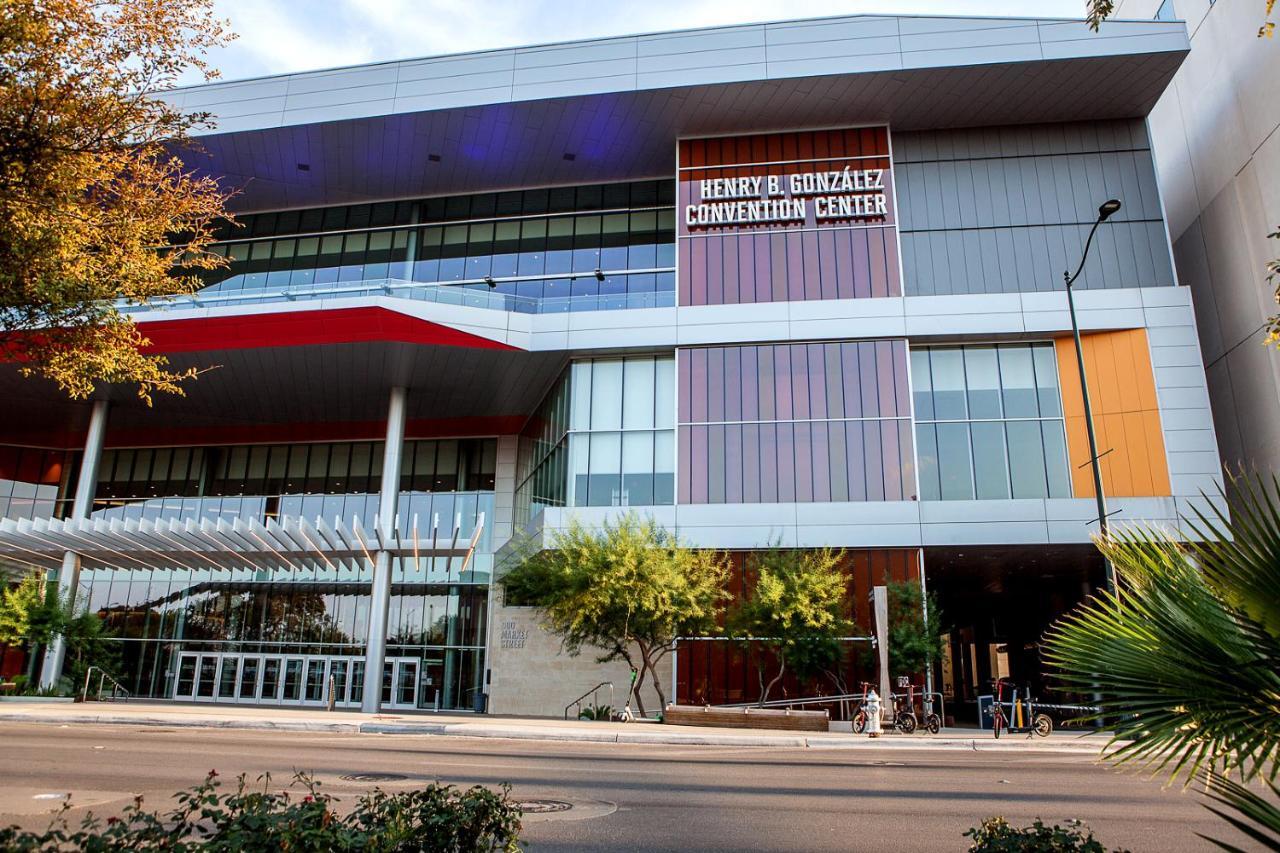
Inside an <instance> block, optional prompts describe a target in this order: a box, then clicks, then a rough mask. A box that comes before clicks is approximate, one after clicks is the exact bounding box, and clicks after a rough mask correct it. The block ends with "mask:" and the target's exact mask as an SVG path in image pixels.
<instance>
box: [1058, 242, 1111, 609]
mask: <svg viewBox="0 0 1280 853" xmlns="http://www.w3.org/2000/svg"><path fill="white" fill-rule="evenodd" d="M1101 224H1102V219H1101V218H1099V219H1098V221H1096V222H1094V223H1093V227H1092V228H1091V229H1089V238H1088V239H1087V240H1085V243H1084V253H1083V254H1082V255H1081V257H1080V266H1079V267H1077V268H1076V272H1075V275H1068V274H1067V273H1065V272H1064V273H1063V274H1062V277H1063V279H1064V280H1065V281H1066V283H1067V310H1068V311H1069V312H1070V314H1071V334H1072V336H1073V337H1074V338H1075V344H1076V366H1077V367H1079V369H1080V397H1081V399H1082V400H1083V401H1084V428H1085V433H1086V434H1087V435H1088V436H1089V463H1090V467H1091V468H1092V469H1093V494H1094V499H1095V501H1096V502H1097V509H1098V531H1099V533H1100V534H1101V536H1102V538H1103V539H1106V538H1107V496H1106V493H1105V492H1104V491H1103V489H1102V464H1101V462H1100V461H1099V459H1098V437H1097V434H1096V433H1095V432H1094V429H1093V406H1092V404H1091V403H1090V401H1089V378H1088V376H1087V375H1086V373H1085V369H1084V349H1083V348H1082V347H1081V346H1080V323H1079V322H1078V321H1077V320H1076V300H1075V297H1074V296H1073V295H1072V294H1073V290H1072V285H1073V284H1075V281H1076V278H1077V276H1079V275H1080V271H1081V270H1082V269H1084V262H1085V258H1087V257H1088V255H1089V246H1090V244H1092V243H1093V234H1094V232H1095V231H1097V230H1098V226H1099V225H1101ZM1102 562H1103V566H1104V567H1105V569H1106V575H1107V590H1108V591H1109V592H1113V593H1114V592H1115V591H1116V574H1115V568H1114V567H1113V566H1112V565H1111V561H1110V560H1108V559H1107V558H1106V555H1103V558H1102Z"/></svg>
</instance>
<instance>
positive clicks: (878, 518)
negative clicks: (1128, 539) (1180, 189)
mask: <svg viewBox="0 0 1280 853" xmlns="http://www.w3.org/2000/svg"><path fill="white" fill-rule="evenodd" d="M1188 44H1189V42H1188V36H1187V31H1186V28H1185V26H1184V24H1183V23H1181V22H1179V21H1165V20H1145V21H1129V20H1121V21H1114V22H1109V23H1106V24H1105V25H1103V27H1102V29H1101V31H1100V32H1097V33H1095V32H1092V31H1091V30H1090V29H1089V28H1088V27H1087V26H1086V25H1085V24H1084V23H1083V22H1082V21H1074V20H1056V19H1055V20H1041V19H1034V18H1016V19H1015V18H1010V19H1004V18H966V17H910V16H902V17H892V16H887V17H879V16H852V17H843V18H825V19H820V20H799V21H784V22H777V23H763V24H752V25H743V26H726V27H716V28H710V29H701V30H689V31H676V32H662V33H651V34H645V35H630V36H624V37H618V38H602V39H598V40H591V41H577V42H567V43H562V44H545V45H538V46H533V47H521V48H514V49H502V50H492V51H484V52H478V53H467V54H458V55H452V56H442V57H432V58H425V59H413V60H404V61H393V62H383V63H375V64H369V65H362V66H357V67H350V68H337V69H332V70H326V71H315V72H307V73H297V74H286V75H281V76H275V77H266V78H262V79H253V80H243V81H233V82H220V83H214V84H209V85H201V86H194V87H190V88H184V89H177V90H173V91H170V92H166V93H164V95H163V97H164V98H166V99H167V100H169V101H171V102H172V103H174V104H175V105H177V106H179V107H180V108H182V109H184V110H189V111H193V112H195V111H207V112H209V113H211V114H212V116H213V117H214V126H213V127H212V128H210V129H208V130H206V131H204V132H202V133H201V134H200V135H199V137H198V142H199V143H200V146H201V148H202V152H201V153H199V154H196V155H188V158H189V160H188V162H189V164H190V165H191V166H192V167H194V168H196V169H198V170H199V171H200V172H203V173H207V174H211V175H215V176H217V177H218V178H219V179H220V180H222V181H224V185H225V186H227V187H234V188H236V189H237V190H238V191H239V192H238V195H236V197H235V198H234V199H233V200H232V202H231V205H232V208H233V210H234V212H235V215H236V218H237V220H238V225H236V226H235V227H232V226H230V225H228V226H227V227H225V228H224V229H222V231H221V233H220V238H219V242H218V243H217V245H216V247H215V249H216V251H217V252H218V253H220V254H222V255H224V256H225V257H226V258H227V259H228V261H229V263H228V264H227V265H226V267H225V268H224V269H221V270H218V271H216V272H215V273H211V274H210V275H209V276H208V281H207V286H205V287H204V288H203V289H201V290H199V291H198V292H196V293H193V294H185V295H175V296H174V297H172V298H168V299H162V300H155V301H152V302H150V303H149V304H146V305H126V306H123V310H125V311H127V312H129V313H130V314H131V316H132V317H133V319H134V320H135V321H136V322H137V324H138V327H139V328H140V329H141V330H142V332H143V334H144V335H145V336H146V337H147V338H148V339H149V340H150V341H151V345H150V351H152V352H155V353H159V354H163V355H165V356H166V357H167V358H168V359H169V360H170V363H171V364H172V365H174V366H175V367H177V368H186V367H197V368H200V369H201V370H202V372H201V374H200V375H199V377H198V378H197V379H195V380H193V381H190V382H188V383H187V384H186V386H185V390H186V393H185V396H173V395H165V394H161V395H158V396H156V397H155V399H154V405H152V406H148V405H146V404H145V403H144V402H143V401H141V400H140V399H139V398H138V396H137V393H136V389H133V388H129V387H105V388H102V389H100V390H99V392H98V393H97V394H96V395H95V396H94V398H93V399H92V400H89V401H72V400H69V399H67V398H66V397H65V395H62V394H60V393H59V392H58V391H57V390H56V389H55V388H54V387H53V386H52V385H51V384H49V383H46V382H44V381H43V380H37V379H31V378H26V377H24V376H22V375H21V372H20V367H21V365H17V364H5V365H0V397H2V398H3V399H4V400H5V402H6V416H5V417H4V418H3V419H0V517H2V518H3V519H4V520H3V521H2V522H0V559H3V561H4V563H5V565H6V566H7V567H8V568H9V569H11V570H13V571H14V572H21V571H24V570H29V569H31V568H37V569H40V570H44V571H49V572H50V573H52V574H51V576H55V575H56V576H57V577H58V578H59V579H60V581H61V583H62V584H63V585H64V586H68V585H72V586H74V587H75V589H76V600H77V602H78V603H79V604H80V605H81V606H83V607H85V608H87V609H88V610H90V611H92V612H95V613H97V614H99V615H100V616H101V617H102V618H103V619H104V620H105V622H106V624H107V628H108V630H109V631H110V632H111V634H112V638H113V639H112V640H111V642H115V643H118V647H119V649H120V656H119V660H120V661H121V664H120V667H119V672H117V673H115V675H116V676H117V677H118V679H119V680H120V682H121V684H122V685H123V686H124V687H125V688H126V689H127V690H128V691H129V692H130V693H131V694H132V695H133V696H136V697H150V698H155V699H170V700H177V701H195V702H201V701H207V702H235V703H265V704H273V705H301V706H321V705H324V704H326V703H327V702H328V701H329V700H330V698H332V699H333V700H334V704H335V706H336V707H338V708H344V707H345V708H360V707H363V708H365V709H366V710H376V709H379V708H381V709H391V710H404V711H408V710H415V709H418V710H484V709H487V710H488V711H490V712H495V713H523V714H554V715H559V714H561V713H562V712H563V708H564V705H565V703H567V702H569V701H571V700H572V699H573V698H574V697H575V696H577V695H578V694H579V693H581V692H582V691H583V690H587V689H589V688H590V687H591V686H592V685H594V684H596V683H598V682H602V681H612V682H614V683H615V684H616V685H617V686H618V690H619V691H620V692H621V691H622V690H624V689H625V685H626V684H627V676H626V673H625V671H624V670H622V669H621V666H620V665H615V664H608V665H605V664H600V663H597V662H596V660H595V656H593V655H592V654H589V653H584V654H582V655H580V656H578V657H570V656H568V655H566V654H564V653H563V652H562V650H561V648H560V643H559V640H558V638H556V637H554V636H552V635H550V634H548V633H547V632H546V631H545V630H544V629H543V628H542V627H541V626H540V624H539V620H538V617H537V614H536V613H535V612H534V611H532V610H530V609H529V608H524V607H516V606H508V605H507V604H506V603H505V602H504V601H503V597H502V595H501V593H500V587H499V585H498V584H497V583H496V581H495V574H496V573H500V571H501V569H502V566H503V557H504V554H505V553H508V552H509V551H510V548H509V544H510V542H511V540H512V538H513V536H516V535H517V534H521V535H527V536H530V537H534V538H535V539H536V538H537V537H549V535H550V534H551V532H553V531H556V530H559V529H563V528H565V527H566V526H567V525H568V523H569V521H570V520H571V519H578V520H580V521H582V522H584V523H587V524H598V523H600V522H603V521H605V520H609V519H616V518H617V517H619V516H620V515H622V514H623V513H627V512H635V513H638V514H640V515H641V516H647V517H652V518H654V519H656V520H657V521H658V522H659V523H660V524H661V525H663V526H664V527H666V528H667V529H668V530H670V531H672V532H673V533H675V534H676V535H677V536H679V537H680V539H681V540H683V541H684V542H686V543H687V544H690V545H694V546H700V547H705V548H714V549H719V550H723V551H726V552H731V553H732V555H733V558H734V565H735V566H736V567H738V571H740V570H741V566H742V565H743V564H744V562H745V560H746V555H748V554H749V552H751V551H752V550H755V549H760V548H763V547H767V546H770V545H779V546H781V547H785V548H817V547H822V546H834V547H838V548H840V549H845V550H846V557H845V561H846V566H847V571H848V575H849V590H850V592H849V595H850V606H851V609H852V611H853V613H854V614H855V616H856V618H857V621H858V623H859V625H860V626H861V627H863V628H864V629H866V628H868V627H869V626H868V621H869V619H870V613H869V610H868V608H869V605H868V596H869V594H870V591H871V588H872V586H874V585H878V584H882V583H884V582H885V581H903V580H909V579H916V580H921V581H923V583H924V584H925V586H926V587H927V589H928V590H929V591H930V592H931V593H932V594H933V595H934V596H935V597H936V600H937V602H938V606H939V607H940V609H941V610H942V612H943V614H944V617H945V623H946V627H947V630H948V632H949V642H948V644H947V647H948V648H947V654H946V655H945V656H944V657H943V659H942V660H941V661H939V662H938V665H937V667H936V669H935V672H934V674H933V676H934V678H935V679H936V681H937V684H938V685H940V686H939V689H940V690H941V691H942V692H943V693H944V694H945V695H946V696H947V698H948V701H949V703H954V707H955V708H957V709H959V708H963V707H965V706H966V705H969V706H970V707H971V706H972V703H973V702H974V701H975V699H976V697H977V696H978V695H980V694H983V693H987V692H990V684H991V679H992V678H994V677H997V676H1001V675H1008V676H1010V677H1012V678H1014V679H1015V680H1017V681H1019V682H1022V683H1029V684H1033V685H1037V684H1041V683H1042V682H1043V679H1044V677H1045V676H1044V672H1043V670H1042V665H1041V662H1040V658H1039V653H1038V641H1039V638H1040V636H1041V634H1042V632H1043V630H1044V629H1045V627H1046V626H1047V625H1048V624H1049V623H1050V622H1051V621H1052V620H1053V619H1054V618H1055V617H1057V616H1058V615H1060V614H1062V613H1063V612H1065V611H1066V610H1068V609H1070V608H1071V607H1072V606H1074V605H1075V604H1076V603H1077V602H1079V601H1080V600H1081V599H1082V598H1084V597H1085V596H1087V595H1088V594H1089V593H1090V592H1091V591H1093V590H1095V589H1097V588H1098V587H1099V586H1101V585H1102V584H1104V582H1105V567H1104V564H1103V561H1102V560H1101V558H1100V556H1099V554H1098V552H1097V550H1096V549H1095V547H1094V546H1093V544H1092V541H1091V536H1093V535H1094V534H1096V533H1097V531H1098V516H1099V508H1098V501H1096V500H1095V497H1096V491H1095V489H1096V487H1095V479H1094V475H1093V471H1092V465H1091V464H1090V459H1091V452H1090V448H1089V441H1088V430H1087V428H1086V427H1087V419H1086V414H1085V411H1086V410H1085V405H1084V395H1083V394H1082V390H1083V389H1082V385H1081V378H1080V377H1081V371H1080V369H1079V365H1078V364H1077V356H1076V353H1077V351H1076V347H1075V344H1074V343H1073V334H1072V314H1071V312H1069V310H1068V298H1067V291H1066V289H1065V287H1064V273H1066V274H1070V273H1073V272H1075V271H1076V270H1077V267H1078V266H1079V265H1080V263H1081V260H1082V258H1084V262H1083V267H1082V268H1081V269H1080V271H1079V275H1078V278H1077V279H1076V281H1075V284H1074V287H1073V293H1074V302H1075V306H1074V307H1075V317H1076V318H1077V319H1078V326H1079V329H1080V344H1081V352H1082V354H1083V363H1084V366H1085V371H1084V373H1085V375H1086V376H1087V382H1086V384H1085V386H1084V387H1085V388H1087V391H1088V396H1089V400H1090V402H1091V404H1092V407H1091V413H1092V423H1093V426H1094V427H1095V431H1096V436H1097V448H1098V449H1097V453H1098V455H1099V456H1100V457H1101V460H1100V473H1101V480H1102V483H1103V485H1104V491H1105V498H1106V502H1107V504H1106V506H1107V509H1106V512H1107V513H1108V514H1109V516H1110V517H1109V521H1110V523H1111V524H1112V525H1113V526H1114V525H1119V524H1135V523H1140V522H1150V523H1154V524H1159V525H1164V526H1168V527H1177V526H1178V525H1179V523H1180V522H1179V518H1180V516H1181V515H1183V514H1185V513H1186V512H1188V511H1190V509H1191V508H1192V507H1193V506H1194V505H1195V504H1196V503H1197V502H1198V501H1201V500H1203V498H1202V496H1201V495H1202V491H1203V492H1207V493H1209V494H1214V493H1215V492H1216V491H1217V489H1218V487H1219V483H1220V481H1221V471H1220V464H1219V458H1218V452H1217V442H1216V440H1215V435H1214V429H1213V422H1212V419H1211V416H1210V409H1209V400H1208V395H1207V391H1206V383H1205V371H1204V367H1203V365H1202V360H1201V354H1200V345H1199V342H1198V337H1197V331H1196V319H1195V316H1194V313H1193V309H1192V302H1191V299H1190V294H1189V292H1188V289H1187V288H1186V287H1181V286H1179V283H1178V281H1177V278H1176V276H1175V272H1174V267H1173V264H1172V262H1171V251H1170V241H1169V235H1168V232H1167V229H1166V226H1165V220H1164V214H1163V205H1162V201H1161V195H1160V186H1159V183H1158V181H1157V179H1156V172H1155V169H1154V167H1153V161H1152V154H1151V141H1150V139H1149V135H1148V126H1147V116H1148V114H1149V112H1150V111H1151V109H1152V107H1153V105H1154V104H1155V103H1156V101H1157V100H1158V99H1159V98H1160V96H1161V94H1162V93H1163V92H1164V91H1165V88H1166V86H1168V85H1169V83H1170V81H1171V79H1172V78H1173V76H1174V74H1175V72H1176V71H1177V70H1178V68H1179V66H1180V64H1181V63H1182V61H1183V59H1184V57H1185V56H1186V55H1187V51H1188ZM1111 200H1118V201H1120V202H1121V205H1120V207H1119V209H1118V210H1114V205H1113V206H1111V207H1108V208H1105V209H1104V211H1103V212H1102V213H1100V212H1099V211H1100V207H1102V206H1103V205H1104V203H1106V202H1108V201H1111ZM1090 238H1092V239H1091V240H1090ZM1086 251H1087V254H1086ZM504 549H505V550H504ZM737 582H738V581H737V580H735V583H737ZM59 665H60V660H59V655H58V654H57V651H56V650H55V651H54V652H53V653H50V654H48V655H46V656H45V659H44V665H43V670H44V678H45V680H46V681H52V680H53V679H55V678H56V677H57V674H58V672H57V670H58V666H59ZM367 673H368V674H370V675H369V677H366V674H367ZM372 673H377V676H376V677H374V676H373V675H372ZM662 677H663V678H666V679H671V680H672V681H673V682H674V684H675V686H676V695H677V697H678V699H679V700H680V701H681V702H692V703H698V704H702V703H704V702H705V703H711V704H715V703H722V702H735V701H747V700H750V699H752V698H753V697H754V690H755V676H754V674H751V675H748V674H747V671H746V669H745V668H744V667H743V666H742V653H741V652H740V651H735V650H734V649H732V648H729V647H728V646H727V645H725V644H717V643H714V642H708V643H693V642H690V643H688V644H684V645H681V646H680V648H679V649H678V651H677V653H676V655H675V667H674V672H672V671H664V673H663V674H662ZM379 687H380V689H377V688H379ZM650 704H652V703H650Z"/></svg>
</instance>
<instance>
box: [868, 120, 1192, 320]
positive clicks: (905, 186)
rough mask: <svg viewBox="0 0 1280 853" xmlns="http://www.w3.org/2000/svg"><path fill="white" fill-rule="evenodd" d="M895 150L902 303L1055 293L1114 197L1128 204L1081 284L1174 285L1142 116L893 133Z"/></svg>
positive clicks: (1097, 242) (1099, 240)
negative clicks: (905, 297) (977, 295)
mask: <svg viewBox="0 0 1280 853" xmlns="http://www.w3.org/2000/svg"><path fill="white" fill-rule="evenodd" d="M893 148H894V157H893V159H894V168H895V172H896V175H897V187H898V204H899V219H900V222H901V226H900V228H901V236H902V251H903V276H904V279H905V284H906V293H907V295H909V296H933V295H948V294H961V293H1016V292H1035V291H1049V290H1056V289H1058V288H1060V287H1061V286H1062V273H1063V271H1064V270H1068V269H1069V270H1074V269H1075V265H1076V264H1077V263H1078V262H1079V258H1080V252H1081V250H1082V249H1083V247H1084V240H1085V238H1086V236H1087V235H1088V231H1089V228H1090V226H1091V225H1092V224H1093V220H1094V217H1095V216H1096V211H1097V207H1098V204H1100V203H1101V202H1102V201H1104V200H1106V199H1108V198H1113V197H1118V198H1120V199H1122V200H1123V201H1124V208H1123V209H1122V210H1121V211H1120V213H1119V214H1117V215H1116V216H1115V217H1114V218H1113V219H1112V220H1111V221H1110V222H1109V223H1108V224H1107V226H1105V227H1103V228H1101V229H1099V231H1098V234H1097V236H1096V237H1095V238H1094V246H1093V249H1092V250H1091V251H1090V255H1089V260H1088V263H1087V264H1086V265H1085V269H1084V272H1083V273H1082V275H1081V278H1080V280H1079V283H1078V286H1079V287H1081V288H1123V287H1160V286H1168V285H1172V284H1173V283H1174V279H1173V270H1172V268H1171V266H1170V263H1169V252H1168V247H1167V244H1166V237H1165V229H1164V223H1163V221H1162V220H1161V210H1160V197H1159V194H1158V192H1157V189H1156V183H1155V169H1154V165H1153V163H1152V159H1151V151H1150V147H1149V143H1148V140H1147V135H1146V128H1145V126H1144V125H1143V123H1142V121H1141V120H1140V119H1133V120H1117V121H1101V122H1081V123H1075V124H1056V125H1038V126H1014V127H999V128H969V129H963V130H936V131H921V132H914V133H900V134H895V135H894V138H893Z"/></svg>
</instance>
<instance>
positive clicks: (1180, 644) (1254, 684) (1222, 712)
mask: <svg viewBox="0 0 1280 853" xmlns="http://www.w3.org/2000/svg"><path fill="white" fill-rule="evenodd" d="M1231 493H1232V497H1231V498H1230V499H1229V500H1227V501H1226V505H1227V506H1226V508H1219V506H1218V505H1217V504H1214V503H1211V502H1210V503H1209V505H1210V506H1212V507H1213V509H1212V510H1210V511H1209V513H1208V514H1207V515H1206V514H1205V513H1201V512H1198V511H1197V512H1196V514H1195V517H1194V518H1192V519H1184V520H1183V524H1184V528H1185V529H1186V531H1187V533H1188V534H1189V535H1188V539H1189V541H1186V542H1182V541H1179V540H1176V539H1174V538H1172V536H1171V535H1170V534H1169V533H1168V532H1167V531H1164V530H1160V529H1149V528H1131V529H1129V530H1127V531H1121V532H1119V533H1114V534H1112V536H1111V538H1110V539H1108V540H1105V541H1101V542H1100V543H1099V546H1098V547H1099V548H1100V549H1101V550H1102V552H1103V554H1105V555H1106V556H1107V558H1108V559H1110V560H1111V562H1112V565H1114V567H1115V573H1116V585H1117V591H1116V592H1114V593H1110V592H1100V593H1098V594H1097V595H1096V596H1095V597H1094V598H1092V599H1091V600H1089V601H1088V602H1086V603H1085V604H1084V605H1082V606H1081V607H1080V608H1078V609H1077V610H1075V611H1074V612H1072V613H1070V614H1069V615H1067V616H1066V617H1064V618H1063V619H1061V620H1060V621H1059V622H1058V623H1056V624H1055V625H1054V626H1053V627H1052V628H1051V629H1050V630H1049V632H1048V634H1047V635H1046V641H1047V642H1046V646H1045V648H1046V657H1047V659H1048V661H1049V662H1050V663H1051V664H1052V665H1053V666H1054V667H1056V669H1057V671H1058V674H1059V676H1060V678H1061V680H1062V681H1063V682H1064V683H1065V685H1066V686H1067V687H1069V688H1072V689H1074V690H1079V691H1081V692H1097V693H1099V694H1100V697H1101V698H1100V700H1099V701H1098V702H1096V703H1095V704H1097V705H1099V706H1100V708H1101V712H1100V714H1099V715H1098V716H1100V717H1102V718H1105V719H1106V720H1107V721H1108V722H1109V723H1110V724H1111V725H1112V726H1113V728H1114V732H1115V734H1114V738H1113V741H1112V745H1113V746H1115V747H1116V748H1115V749H1114V750H1109V751H1108V752H1107V753H1106V755H1107V757H1108V759H1109V760H1111V761H1113V762H1115V763H1117V764H1121V765H1134V766H1138V767H1140V768H1145V769H1148V770H1151V771H1153V772H1157V773H1159V772H1167V773H1168V774H1169V779H1170V781H1171V782H1172V781H1176V780H1178V779H1180V778H1181V779H1182V780H1183V781H1184V782H1185V783H1186V784H1190V783H1191V782H1193V781H1196V780H1200V781H1202V782H1203V783H1204V784H1205V786H1206V789H1207V792H1208V794H1209V797H1210V798H1211V799H1212V800H1215V801H1216V802H1217V803H1218V806H1217V807H1214V809H1213V810H1214V812H1215V813H1216V814H1218V815H1220V816H1222V817H1224V818H1225V819H1226V820H1227V821H1228V822H1230V823H1231V824H1232V825H1233V826H1235V827H1236V828H1238V829H1240V830H1241V831H1242V832H1243V833H1245V834H1246V835H1248V836H1249V837H1250V838H1252V839H1254V840H1255V841H1258V842H1259V843H1261V844H1262V845H1263V846H1266V847H1269V848H1278V847H1280V807H1277V805H1276V803H1277V802H1280V790H1277V787H1276V785H1275V780H1276V774H1277V772H1278V771H1280V481H1277V479H1276V478H1275V477H1272V478H1270V480H1269V481H1268V480H1264V479H1262V478H1253V477H1241V478H1237V479H1236V480H1235V481H1234V483H1233V489H1232V490H1231ZM1206 502H1208V501H1207V499H1206ZM1228 774H1233V775H1236V776H1237V777H1238V778H1239V780H1240V782H1237V781H1235V780H1233V779H1231V778H1229V777H1228ZM1254 780H1261V781H1262V783H1263V786H1265V787H1262V786H1260V787H1259V789H1258V791H1261V794H1259V792H1258V791H1255V790H1254V789H1251V788H1249V787H1247V784H1248V783H1250V782H1251V781H1254ZM1241 782H1243V783H1245V784H1241ZM1219 843H1220V842H1219ZM1223 846H1225V845H1223Z"/></svg>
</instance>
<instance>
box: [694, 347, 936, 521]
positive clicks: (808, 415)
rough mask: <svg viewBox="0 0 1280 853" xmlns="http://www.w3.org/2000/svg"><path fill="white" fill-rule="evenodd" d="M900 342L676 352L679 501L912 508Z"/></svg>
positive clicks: (908, 428) (910, 455)
mask: <svg viewBox="0 0 1280 853" xmlns="http://www.w3.org/2000/svg"><path fill="white" fill-rule="evenodd" d="M906 358H907V354H906V346H905V342H903V341H902V340H882V341H845V342H833V343H825V344H767V345H757V346H752V345H744V346H720V347H696V348H691V349H684V350H681V353H680V359H679V360H680V371H679V376H678V381H679V383H680V387H679V389H678V390H679V399H680V401H681V402H680V409H679V418H680V431H679V433H678V441H679V442H680V445H681V446H680V455H679V458H680V461H681V465H680V470H679V472H678V477H679V479H680V483H681V486H680V495H681V502H686V503H773V502H784V503H787V502H792V501H796V502H802V503H808V502H828V501H863V500H871V501H885V500H889V501H900V500H911V499H914V498H915V488H914V484H915V477H914V474H913V468H912V466H913V453H914V450H913V443H912V442H913V437H912V431H911V424H910V412H911V407H910V399H909V397H908V394H907V391H906Z"/></svg>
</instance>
